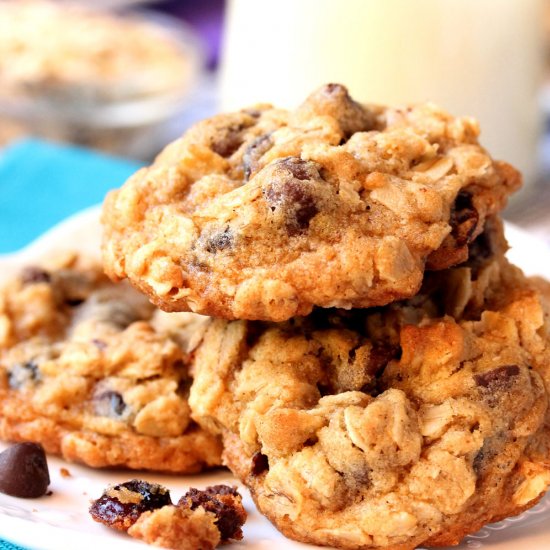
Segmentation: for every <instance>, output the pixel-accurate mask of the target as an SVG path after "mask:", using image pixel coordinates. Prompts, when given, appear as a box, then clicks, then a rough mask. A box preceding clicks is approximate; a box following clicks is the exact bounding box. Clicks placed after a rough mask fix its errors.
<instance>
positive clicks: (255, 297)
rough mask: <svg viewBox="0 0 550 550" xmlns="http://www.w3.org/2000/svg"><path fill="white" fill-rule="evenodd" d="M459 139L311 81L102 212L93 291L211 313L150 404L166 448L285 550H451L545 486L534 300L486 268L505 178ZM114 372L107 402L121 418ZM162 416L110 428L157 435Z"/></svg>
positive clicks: (542, 386)
mask: <svg viewBox="0 0 550 550" xmlns="http://www.w3.org/2000/svg"><path fill="white" fill-rule="evenodd" d="M478 133H479V130H478V127H477V124H476V122H475V121H474V120H472V119H469V118H453V117H451V116H450V115H449V114H447V113H445V112H444V111H442V110H440V109H439V108H437V107H436V106H434V105H430V104H428V105H420V106H414V107H404V108H388V107H380V106H373V105H361V104H359V103H357V102H355V101H354V100H353V99H352V98H351V97H350V96H349V94H348V92H347V90H346V89H345V88H344V87H343V86H341V85H337V84H329V85H327V86H324V87H322V88H321V89H320V90H318V91H316V92H314V93H313V94H312V95H311V96H310V97H309V98H308V99H307V100H306V101H305V102H304V103H303V104H302V105H301V106H300V107H299V108H298V109H296V110H295V111H292V112H289V111H285V110H278V109H274V108H272V107H270V106H266V105H259V106H256V107H253V108H250V109H245V110H243V111H241V112H238V113H233V114H229V115H220V116H217V117H214V118H212V119H209V120H206V121H204V122H202V123H199V124H197V125H196V126H194V127H193V128H192V129H190V130H189V131H188V132H187V133H186V134H185V135H184V136H183V137H182V138H181V139H180V140H178V141H176V142H174V143H172V144H171V145H169V146H168V147H167V148H166V149H165V150H164V151H163V152H162V153H161V154H160V155H159V156H158V158H157V159H156V160H155V162H154V163H153V164H152V165H151V166H150V167H148V168H146V169H142V170H140V171H139V172H137V173H136V174H135V175H134V176H133V177H132V178H130V180H129V181H128V182H127V183H126V184H125V185H124V186H123V187H122V188H121V189H120V190H117V191H114V192H112V193H111V194H110V195H109V196H108V197H107V199H106V201H105V205H104V210H103V225H104V240H103V259H104V268H105V270H106V272H107V274H108V275H109V276H110V277H111V278H112V279H113V280H121V279H125V278H127V279H129V280H130V282H131V283H132V284H133V285H134V286H135V287H137V289H139V290H140V291H141V292H142V293H143V294H146V295H147V296H148V297H149V298H150V299H151V301H152V302H153V303H154V304H156V305H157V306H159V307H160V308H162V309H164V310H166V311H168V312H184V311H191V312H195V313H198V314H203V315H208V316H210V317H212V319H205V320H204V322H198V321H197V320H196V318H195V320H194V321H193V324H192V325H191V328H190V329H189V328H187V329H185V330H187V333H189V330H190V331H191V332H192V333H193V337H192V338H191V342H192V343H190V344H189V343H188V344H187V345H186V348H185V349H186V350H185V354H184V355H182V356H181V357H180V358H179V365H180V367H178V368H181V364H184V365H186V370H185V373H186V374H185V376H184V377H185V380H189V376H190V375H189V373H192V374H193V377H194V380H193V383H192V385H191V387H190V390H189V387H188V386H189V384H187V385H186V386H185V385H184V386H185V390H184V391H183V392H182V390H181V384H176V386H177V388H178V389H175V388H176V386H174V385H169V386H166V385H163V386H162V388H161V386H159V388H158V390H157V389H155V388H156V386H154V387H153V386H152V385H151V386H148V388H149V389H148V393H147V395H148V397H149V399H152V400H153V402H156V401H155V400H156V399H161V398H166V399H173V396H172V393H170V391H172V392H173V394H174V395H175V396H178V395H183V396H185V401H184V404H185V406H188V407H189V408H190V415H191V418H189V417H186V419H187V423H186V424H185V426H186V429H190V430H192V431H193V433H197V432H198V433H200V434H201V437H203V438H210V439H208V441H210V444H211V445H215V444H216V442H217V441H218V439H217V438H221V441H222V442H223V462H224V464H226V465H227V466H228V467H229V468H230V469H231V471H232V472H233V473H234V474H235V475H236V476H237V477H239V478H240V479H241V480H242V481H243V483H244V484H245V485H246V486H247V487H248V488H249V489H250V491H251V493H252V496H253V498H254V500H255V502H256V505H257V507H258V509H259V510H260V511H261V512H262V513H263V514H264V515H265V516H267V517H268V518H269V519H270V520H271V521H272V522H273V523H274V524H275V526H276V527H277V528H278V529H279V530H280V531H282V532H283V533H284V534H285V535H287V536H288V537H290V538H293V539H295V540H299V541H304V542H311V543H314V544H320V545H328V546H330V545H332V546H335V547H339V548H349V549H376V548H386V549H394V550H397V549H399V550H409V549H413V548H415V547H417V546H418V545H420V544H422V545H426V546H441V545H452V544H457V543H458V542H459V541H460V540H461V539H462V538H463V537H464V536H465V535H466V534H468V533H471V532H474V531H476V530H477V529H479V528H480V527H481V526H482V525H484V524H486V523H489V522H492V521H496V520H498V519H501V518H504V517H507V516H510V515H516V514H518V513H519V512H521V511H522V510H525V509H527V508H529V507H531V506H533V505H534V504H535V503H536V502H537V501H538V500H540V498H542V496H543V494H544V492H545V491H546V489H547V487H548V486H549V485H550V410H549V408H548V389H550V345H549V342H550V318H549V316H550V300H549V295H550V284H549V283H547V282H545V281H542V280H529V279H527V278H526V277H525V276H524V275H523V274H522V272H521V271H520V270H519V269H518V268H516V267H514V266H512V265H510V264H509V263H508V262H507V260H506V259H505V256H504V254H505V251H506V242H505V239H504V236H503V228H502V223H501V221H500V219H499V217H498V216H499V213H500V212H501V210H502V209H503V207H504V206H505V204H506V200H507V198H508V196H509V195H510V194H511V193H512V192H513V191H515V190H516V189H517V188H518V187H519V186H520V180H521V178H520V175H519V174H518V172H517V171H516V170H515V169H514V168H512V167H511V166H510V165H508V164H506V163H504V162H498V161H495V160H493V159H492V158H491V157H490V156H489V155H488V153H487V152H486V151H485V150H484V149H483V148H482V147H481V146H480V145H479V143H478V140H477V138H478ZM78 307H80V306H78ZM13 309H14V308H13V307H12V310H13ZM157 314H158V312H157ZM157 314H155V315H157ZM147 315H149V317H147ZM176 315H177V314H176V313H169V314H167V317H168V318H170V317H172V316H176ZM180 315H181V314H180ZM150 316H151V314H150V313H149V314H146V320H147V319H149V318H150ZM71 318H74V316H73V317H71ZM147 323H148V324H149V325H150V324H151V323H152V322H150V321H147ZM195 323H198V324H195ZM153 325H155V323H153ZM102 326H103V325H102ZM133 326H134V325H128V323H126V324H123V329H120V328H119V329H118V332H120V331H121V330H122V331H123V332H124V333H126V332H127V331H128V330H130V329H132V330H135V329H133V328H132V327H133ZM153 329H154V330H156V331H161V333H162V334H166V333H165V332H162V331H163V330H165V329H164V328H162V327H158V326H156V325H155V326H154V327H153ZM153 329H151V328H149V329H147V330H153ZM82 330H83V331H85V330H87V331H88V332H86V334H88V335H90V334H91V332H90V331H89V329H82ZM94 330H95V329H94ZM102 330H105V328H103V329H102ZM109 330H114V332H115V333H116V332H117V329H109ZM143 330H145V327H143ZM115 336H116V335H115ZM115 336H113V338H114V337H115ZM127 338H128V340H127V341H128V342H136V346H137V345H138V343H139V342H140V341H141V338H142V336H141V333H140V334H136V335H135V336H134V337H133V338H134V339H133V340H132V337H131V336H128V337H127ZM168 338H169V339H170V341H172V342H173V341H177V342H179V341H180V340H181V337H178V338H175V337H174V331H172V332H171V333H170V334H169V335H168ZM106 339H107V338H106V337H103V338H101V339H100V341H104V340H106ZM187 340H189V339H188V338H187ZM109 341H110V340H109ZM117 342H118V341H117ZM96 345H97V344H96ZM134 352H135V354H136V355H137V356H139V355H142V354H144V353H145V352H140V351H139V348H137V349H136V350H134ZM86 353H87V354H89V352H86ZM154 353H156V352H154ZM154 353H153V355H154ZM165 353H166V350H165ZM148 355H149V356H151V354H150V353H149V352H148ZM62 357H63V355H62ZM151 360H152V361H153V363H154V358H152V359H151ZM136 361H138V358H136ZM182 361H183V363H182ZM147 363H148V361H142V362H141V363H140V365H141V367H140V368H141V369H146V366H145V365H146V364H147ZM163 364H164V365H166V361H164V362H163ZM187 367H189V368H187ZM165 368H168V367H165ZM31 370H32V369H31ZM176 370H177V369H176ZM86 372H88V373H90V372H93V369H92V368H91V367H90V369H89V370H88V371H86ZM95 372H97V371H95ZM105 372H110V371H105ZM132 372H133V371H132ZM162 372H163V373H165V374H162V373H158V374H154V376H153V378H155V377H157V378H158V377H161V378H162V377H168V378H169V379H170V380H173V377H174V374H173V371H171V370H170V369H169V368H168V370H167V371H162ZM171 373H172V374H171ZM88 375H89V374H88ZM21 376H22V377H23V378H25V376H27V375H26V374H25V375H21ZM29 376H31V375H29ZM133 376H134V378H133V379H132V382H131V383H129V384H127V386H124V388H126V390H127V391H128V392H129V393H128V394H126V393H124V391H123V388H122V385H120V382H117V384H119V386H117V387H118V388H120V389H118V390H117V389H116V388H115V387H114V386H113V387H112V388H111V386H109V390H108V391H111V392H117V394H118V395H119V396H121V397H122V399H123V402H124V403H126V401H130V400H131V399H132V395H133V394H132V393H131V388H130V386H132V385H135V384H137V383H144V379H147V376H143V375H142V373H141V371H139V372H134V374H133ZM27 377H28V376H27ZM31 377H32V376H31ZM170 377H172V378H170ZM25 380H27V378H25ZM107 383H109V384H112V383H113V382H112V381H111V380H109V381H108V382H102V384H107ZM170 388H172V390H170ZM166 392H168V393H166ZM157 393H158V395H157ZM108 395H109V396H110V397H109V399H115V409H116V404H117V403H118V398H115V397H112V395H111V394H108ZM187 397H188V399H187ZM100 401H101V400H100ZM95 403H97V397H96V401H95ZM163 403H164V405H162V406H161V405H160V404H158V405H157V408H156V409H155V407H153V406H151V407H149V409H148V414H147V415H146V418H147V422H148V423H141V424H139V425H138V424H136V420H135V419H136V418H137V417H136V416H131V417H129V418H132V419H133V420H132V429H133V430H137V429H139V426H155V428H151V429H152V430H156V432H155V433H157V434H160V433H163V430H167V429H168V428H166V426H173V425H174V422H175V421H174V418H176V417H177V414H176V412H174V411H175V410H176V409H174V411H172V409H170V407H168V406H167V404H166V403H167V402H166V401H163ZM174 403H175V401H174ZM109 404H111V405H112V403H111V401H109ZM131 406H132V405H131ZM134 407H135V406H134ZM111 408H112V407H111ZM145 408H147V407H145ZM95 410H96V415H97V414H98V413H97V410H98V409H97V407H96V409H95ZM122 410H124V409H122ZM140 414H141V413H140ZM91 425H93V426H98V425H99V424H98V423H97V422H96V424H90V425H89V426H88V429H90V426H91ZM168 431H170V430H168ZM180 432H181V430H180ZM170 433H171V434H172V435H173V436H174V437H175V436H176V435H177V433H179V432H178V430H177V429H174V430H173V432H172V431H170ZM151 435H152V436H154V433H152V434H151ZM190 444H191V445H192V444H193V443H190ZM179 452H182V451H178V450H176V451H175V453H176V454H177V453H179ZM202 460H203V463H204V462H205V460H204V457H203V458H202ZM217 460H219V455H218V456H217ZM215 461H216V460H213V463H215ZM131 467H135V466H131Z"/></svg>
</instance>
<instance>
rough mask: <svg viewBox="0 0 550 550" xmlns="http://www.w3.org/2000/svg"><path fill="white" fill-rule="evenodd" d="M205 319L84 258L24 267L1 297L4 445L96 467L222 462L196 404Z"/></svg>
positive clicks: (189, 467) (196, 467)
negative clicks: (191, 397)
mask: <svg viewBox="0 0 550 550" xmlns="http://www.w3.org/2000/svg"><path fill="white" fill-rule="evenodd" d="M204 322H205V319H204V318H201V317H199V316H197V315H194V314H174V316H173V317H169V316H168V315H167V314H165V313H163V312H160V311H158V310H155V308H154V307H153V306H151V305H150V304H149V303H148V301H147V300H146V299H145V298H144V297H143V296H141V295H140V294H139V293H137V292H136V291H135V290H133V289H132V288H131V287H130V286H129V285H126V284H122V285H114V284H113V283H111V282H110V281H109V280H108V279H107V277H105V276H104V275H103V274H102V272H101V269H100V267H99V266H98V265H97V264H94V263H88V262H87V260H85V259H84V258H76V257H67V258H65V259H63V260H62V263H61V265H58V266H54V267H49V268H48V269H45V268H42V267H41V268H38V267H33V268H27V269H25V270H23V271H22V273H21V275H20V276H19V277H18V278H16V279H15V280H13V281H12V282H11V283H10V284H8V286H7V287H6V288H5V289H4V290H3V291H1V292H0V437H1V438H3V439H7V440H12V441H34V442H39V443H41V444H42V445H43V446H44V447H45V449H46V451H47V452H50V453H54V454H59V455H62V456H63V457H64V458H66V459H67V460H73V461H78V462H83V463H84V464H87V465H89V466H92V467H96V468H99V467H112V466H117V467H126V468H132V469H149V470H159V471H171V472H197V471H200V470H201V469H203V468H207V467H213V466H218V465H220V455H221V442H220V441H219V440H218V439H217V438H216V437H215V436H212V435H210V434H208V433H207V432H205V431H204V430H202V429H201V428H200V427H199V426H198V425H197V424H196V423H195V422H194V421H193V420H192V419H191V417H190V411H189V405H188V403H187V397H188V393H189V386H190V385H191V375H190V372H189V361H190V356H191V353H192V348H193V346H195V345H196V341H197V339H200V336H201V334H202V330H203V328H202V326H203V325H204Z"/></svg>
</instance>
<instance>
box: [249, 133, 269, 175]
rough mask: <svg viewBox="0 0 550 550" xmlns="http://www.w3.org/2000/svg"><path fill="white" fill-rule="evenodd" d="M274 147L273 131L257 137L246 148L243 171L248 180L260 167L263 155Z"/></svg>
mask: <svg viewBox="0 0 550 550" xmlns="http://www.w3.org/2000/svg"><path fill="white" fill-rule="evenodd" d="M271 147H273V140H272V139H271V133H269V134H264V135H263V136H260V137H259V138H256V139H255V140H254V141H253V142H252V143H251V144H250V145H249V146H248V147H247V149H246V151H245V152H244V155H243V172H244V177H245V179H246V180H249V179H250V176H252V175H253V174H255V173H256V172H257V171H258V169H259V161H260V159H261V158H262V156H263V155H264V154H265V153H267V151H269V150H270V149H271Z"/></svg>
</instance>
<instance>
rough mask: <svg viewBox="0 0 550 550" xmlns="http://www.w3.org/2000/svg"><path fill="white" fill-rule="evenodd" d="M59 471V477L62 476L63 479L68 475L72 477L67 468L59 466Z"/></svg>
mask: <svg viewBox="0 0 550 550" xmlns="http://www.w3.org/2000/svg"><path fill="white" fill-rule="evenodd" d="M59 473H60V474H61V477H64V478H65V479H67V478H69V477H73V476H72V475H71V472H69V470H67V468H59Z"/></svg>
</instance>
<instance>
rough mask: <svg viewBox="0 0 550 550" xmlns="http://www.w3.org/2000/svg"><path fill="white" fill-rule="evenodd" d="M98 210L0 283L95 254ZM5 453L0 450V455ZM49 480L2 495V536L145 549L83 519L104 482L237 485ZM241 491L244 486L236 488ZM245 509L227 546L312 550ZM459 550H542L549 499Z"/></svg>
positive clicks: (208, 480) (26, 542) (176, 479)
mask: <svg viewBox="0 0 550 550" xmlns="http://www.w3.org/2000/svg"><path fill="white" fill-rule="evenodd" d="M98 217H99V216H98V209H97V208H92V209H89V210H86V211H84V212H82V213H80V214H77V215H76V216H73V217H72V218H69V219H68V220H66V221H65V222H63V223H62V224H60V225H59V226H57V227H55V228H54V229H52V230H50V231H49V232H48V233H46V234H45V235H43V236H42V237H40V238H39V239H38V240H37V241H35V242H34V243H32V244H31V245H30V246H28V247H27V248H25V249H23V250H22V251H20V252H18V253H17V254H11V255H5V256H0V280H1V279H2V278H5V277H8V276H10V275H11V274H12V273H13V272H14V271H16V270H17V269H18V268H19V267H20V266H21V265H23V264H26V263H28V262H33V261H34V262H36V261H37V260H39V259H40V257H43V256H45V255H48V254H51V253H52V252H53V251H55V250H63V249H71V248H74V246H77V247H78V249H79V250H85V251H88V252H95V253H97V250H98V243H99V223H98ZM507 236H508V238H509V240H510V242H511V245H512V250H511V251H510V253H509V255H510V258H511V259H512V260H513V261H514V262H516V263H518V264H519V265H521V266H522V267H523V268H524V269H525V270H526V272H527V273H528V274H530V275H531V274H539V275H545V276H546V277H549V278H550V248H549V247H548V246H547V245H545V244H544V243H541V242H539V241H537V240H536V239H533V238H532V237H530V236H529V235H527V234H526V233H524V232H522V231H521V230H519V229H517V228H514V227H510V226H508V227H507ZM5 447H6V445H5V444H0V450H1V449H4V448H5ZM48 463H49V466H50V475H51V480H52V482H51V486H50V489H51V490H52V491H53V494H52V495H51V496H46V497H42V498H40V499H34V500H24V499H18V498H14V497H10V496H7V495H2V494H0V538H4V539H7V540H9V541H12V542H15V543H18V544H21V545H23V546H25V547H27V548H33V549H39V550H64V549H71V550H73V549H78V550H96V549H97V548H98V547H100V548H102V549H110V548H113V549H115V548H116V550H126V549H128V550H130V549H137V548H140V547H141V548H144V546H145V545H144V544H143V543H140V542H138V541H135V540H133V539H131V538H130V537H127V536H125V535H123V534H120V533H117V532H114V531H112V530H109V529H107V528H105V527H103V526H101V525H99V524H97V523H95V522H94V521H92V520H91V518H90V517H89V515H88V513H87V509H88V506H89V501H90V499H91V498H97V497H98V496H99V495H100V494H101V492H102V490H103V488H104V487H105V486H106V485H108V484H110V483H120V482H122V481H126V480H128V479H131V478H132V477H143V478H145V479H147V480H149V481H155V482H157V483H162V484H163V485H166V486H167V487H168V488H169V489H170V490H171V493H172V497H173V500H175V501H177V500H178V499H179V497H180V496H181V495H182V494H183V493H184V492H185V491H186V490H187V489H188V488H189V487H190V486H191V487H199V488H200V487H205V486H207V485H212V484H215V483H229V484H237V485H240V484H239V483H238V482H237V481H236V480H235V478H233V477H232V476H231V474H229V473H226V472H223V471H218V472H215V473H209V474H202V475H198V476H166V475H153V474H150V473H143V474H142V473H140V472H135V473H133V472H127V471H114V470H92V469H89V468H85V467H82V466H77V465H74V464H67V463H66V462H64V461H63V460H60V459H57V458H53V457H50V458H49V459H48ZM60 468H67V469H68V470H69V471H70V473H71V477H69V478H63V477H62V476H61V474H60ZM241 488H242V487H241ZM242 493H243V494H244V497H245V506H246V508H247V510H248V512H249V519H248V521H247V523H246V525H245V528H244V533H245V538H244V541H242V542H240V543H237V544H233V545H231V546H228V547H227V548H228V549H229V548H234V549H235V550H238V549H246V550H267V549H281V550H296V549H299V548H301V549H303V550H305V549H308V548H310V549H313V548H319V547H313V546H309V545H305V544H300V543H297V542H293V541H290V540H288V539H285V538H284V537H283V536H282V535H281V534H280V533H278V532H277V530H276V529H275V528H274V527H273V526H272V525H271V524H270V523H269V522H268V521H267V520H266V519H264V518H263V517H262V516H261V515H260V514H259V513H258V512H257V511H256V510H255V508H254V505H253V503H252V500H251V498H250V496H249V494H248V492H247V491H246V490H245V489H242ZM455 548H458V549H463V550H465V549H475V548H482V549H483V550H485V549H491V550H519V549H526V550H527V549H528V550H548V549H549V548H550V495H548V496H547V497H546V498H545V499H544V500H543V501H542V502H541V503H540V504H539V505H537V506H536V507H535V508H533V509H531V510H529V511H528V512H525V513H524V514H522V515H521V516H518V517H516V518H511V519H507V520H504V521H501V522H499V523H496V524H493V525H488V526H487V527H485V528H483V529H481V531H479V532H478V533H476V534H475V535H470V536H469V537H467V538H466V539H465V540H464V541H463V543H462V544H461V545H460V546H459V547H455Z"/></svg>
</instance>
